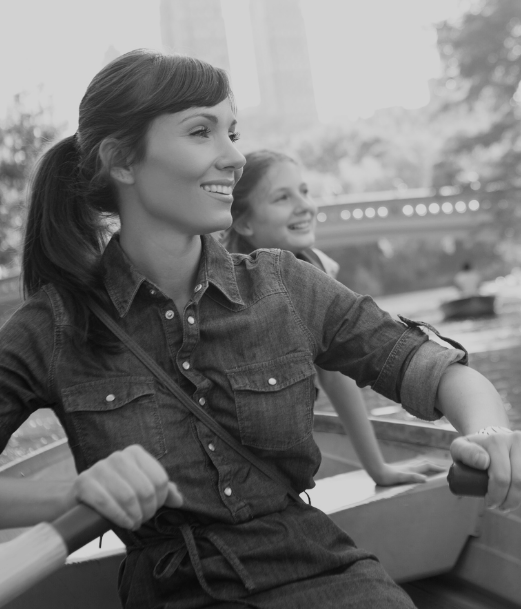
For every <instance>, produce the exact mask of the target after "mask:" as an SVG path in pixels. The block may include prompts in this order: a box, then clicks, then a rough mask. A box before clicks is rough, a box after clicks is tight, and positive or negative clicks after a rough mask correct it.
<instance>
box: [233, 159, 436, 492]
mask: <svg viewBox="0 0 521 609" xmlns="http://www.w3.org/2000/svg"><path fill="white" fill-rule="evenodd" d="M245 158H246V165H245V166H244V170H243V174H242V177H241V181H240V182H239V183H238V184H237V186H236V187H235V189H234V191H233V205H232V217H233V224H232V226H231V227H230V228H229V229H228V230H227V231H226V232H225V234H224V236H223V244H224V245H225V247H226V248H227V249H228V251H230V252H237V253H241V254H249V253H250V252H252V251H253V250H256V249H258V248H261V247H267V248H270V247H276V248H280V249H284V250H288V251H290V252H293V253H294V254H295V256H296V257H297V258H300V259H302V260H306V261H307V262H309V263H311V264H313V265H314V266H316V267H317V268H319V269H321V270H323V271H325V272H326V273H328V274H329V275H330V276H331V277H333V278H334V277H336V275H337V273H338V268H339V267H338V264H337V263H336V262H335V261H334V260H332V259H331V258H329V256H326V254H324V253H323V252H321V251H320V250H317V249H313V248H312V245H313V243H314V241H315V225H316V214H317V208H316V206H315V204H314V202H313V200H312V198H311V197H310V196H309V191H308V186H307V184H306V182H305V180H304V179H303V177H302V174H301V171H300V168H299V166H298V165H297V163H296V162H295V161H294V159H292V158H291V157H290V156H288V155H286V154H283V153H281V152H275V151H272V150H258V151H255V152H250V153H249V154H247V155H246V157H245ZM317 376H318V378H319V381H320V385H321V387H322V389H323V390H324V391H325V392H326V394H327V396H328V397H329V399H330V400H331V403H332V404H333V406H334V408H335V410H336V411H337V413H338V415H339V417H340V420H341V421H342V423H343V425H344V427H345V429H346V432H347V433H348V434H349V436H350V437H351V441H352V442H353V445H354V447H355V449H356V451H357V453H358V455H359V456H360V460H361V462H362V465H363V466H364V467H365V469H366V470H367V471H368V473H369V475H370V476H371V477H372V478H373V480H374V481H375V482H376V483H377V484H380V485H392V484H400V483H411V482H423V481H425V480H426V476H425V475H423V474H422V473H421V472H426V471H432V470H435V471H442V468H439V467H438V466H437V465H434V464H429V463H426V462H419V463H417V464H413V465H410V466H409V467H403V468H398V467H396V466H392V465H388V464H387V463H385V461H384V459H383V457H382V454H381V452H380V449H379V446H378V442H377V440H376V437H375V434H374V431H373V428H372V426H371V424H370V422H369V420H368V418H367V415H366V410H365V405H364V400H363V397H362V394H361V391H360V390H359V389H358V387H357V386H356V383H355V382H354V381H353V380H352V379H350V378H348V377H346V376H344V375H343V374H341V373H339V372H335V371H328V370H322V369H321V368H318V367H317Z"/></svg>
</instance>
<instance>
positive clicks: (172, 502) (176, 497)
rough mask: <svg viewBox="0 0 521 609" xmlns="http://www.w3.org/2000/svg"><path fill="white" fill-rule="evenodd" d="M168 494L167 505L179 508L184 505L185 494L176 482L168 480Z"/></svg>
mask: <svg viewBox="0 0 521 609" xmlns="http://www.w3.org/2000/svg"><path fill="white" fill-rule="evenodd" d="M167 489H168V490H167V495H166V500H165V505H166V506H167V507H172V508H177V507H181V506H182V505H183V495H182V494H181V493H180V492H179V489H178V488H177V486H176V484H175V483H174V482H168V485H167Z"/></svg>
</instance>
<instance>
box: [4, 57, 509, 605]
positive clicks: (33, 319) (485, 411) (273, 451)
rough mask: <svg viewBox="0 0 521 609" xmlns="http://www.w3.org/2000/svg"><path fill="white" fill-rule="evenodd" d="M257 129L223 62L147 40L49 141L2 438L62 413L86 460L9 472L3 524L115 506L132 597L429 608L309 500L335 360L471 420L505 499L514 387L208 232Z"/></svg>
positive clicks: (8, 355)
mask: <svg viewBox="0 0 521 609" xmlns="http://www.w3.org/2000/svg"><path fill="white" fill-rule="evenodd" d="M237 137H238V134H237V132H236V118H235V111H234V105H233V100H232V96H231V92H230V89H229V86H228V81H227V79H226V75H225V74H224V72H222V71H221V70H218V69H215V68H213V67H212V66H210V65H208V64H206V63H203V62H200V61H197V60H195V59H191V58H189V57H180V56H166V55H161V54H158V53H153V52H148V51H134V52H131V53H128V54H126V55H123V56H122V57H119V58H118V59H116V60H115V61H114V62H112V63H111V64H109V65H108V66H106V67H105V68H103V70H101V72H100V73H99V74H98V75H97V76H96V77H95V78H94V80H93V81H92V82H91V84H90V85H89V87H88V89H87V92H86V94H85V96H84V98H83V100H82V102H81V105H80V116H79V127H78V131H77V133H76V134H75V135H74V136H71V137H67V138H65V139H63V140H62V141H60V142H58V143H57V144H56V145H55V146H53V147H52V148H51V149H50V150H49V151H48V152H47V154H46V155H45V156H44V158H43V160H42V162H41V164H40V166H39V169H38V172H37V174H36V178H35V181H34V184H33V193H32V198H31V202H30V209H29V215H28V220H27V232H26V239H25V246H24V259H23V272H24V283H25V288H26V291H27V293H28V294H29V298H28V299H27V301H26V303H25V304H24V306H22V307H21V308H20V309H19V310H18V311H17V312H16V313H15V314H14V315H13V316H12V317H11V319H10V320H9V321H8V322H7V324H6V325H5V326H4V327H3V328H2V329H1V331H0V443H1V446H2V447H4V446H5V444H6V443H7V441H8V439H9V437H10V435H11V434H12V433H13V432H14V431H15V430H16V429H17V427H18V426H19V425H20V424H21V423H22V422H23V421H24V420H25V419H26V418H27V417H28V416H29V415H30V414H31V413H32V412H34V411H35V410H36V409H38V408H40V407H43V406H47V407H52V408H53V409H54V411H55V412H56V414H57V415H58V417H59V419H60V420H61V422H62V424H63V426H64V428H65V430H66V432H67V435H68V438H69V443H70V447H71V450H72V452H73V454H74V458H75V461H76V465H77V469H78V472H79V475H78V476H77V478H76V479H75V480H74V481H73V482H71V483H56V484H51V483H45V485H41V484H40V483H39V482H38V481H30V480H17V479H16V480H15V479H12V480H9V479H5V478H4V479H2V480H1V484H0V526H3V527H14V526H26V525H31V524H33V523H35V522H38V521H40V520H49V519H52V518H55V517H56V516H58V515H59V514H61V513H63V512H64V511H65V510H67V509H68V508H70V507H72V506H74V505H75V504H76V503H77V502H84V503H86V504H89V505H91V506H93V507H94V508H96V509H97V510H98V511H99V512H100V513H101V514H102V515H104V516H105V517H107V518H109V519H110V520H111V521H112V522H113V523H114V527H115V530H116V531H117V532H118V534H119V535H120V537H121V539H122V540H123V541H124V542H125V543H126V545H127V549H128V551H127V557H126V559H125V562H124V566H123V568H122V570H121V574H120V581H119V589H120V595H121V599H122V604H123V606H124V607H126V608H131V609H133V608H140V609H143V608H144V607H147V608H152V607H154V608H159V607H163V608H166V607H168V608H173V607H181V608H197V607H208V606H222V607H230V606H234V605H239V606H247V607H270V608H272V607H280V608H282V607H284V608H286V609H287V608H292V607H293V608H296V607H321V608H322V607H350V608H353V607H356V608H362V607H363V608H367V609H369V608H371V609H378V608H381V607H386V608H390V607H393V608H400V609H404V608H406V607H412V604H411V602H410V601H409V599H408V598H407V597H406V596H405V595H404V594H403V592H402V591H401V589H400V588H398V587H397V586H396V585H395V584H394V583H393V582H392V581H391V580H390V579H389V578H388V576H387V575H386V574H385V573H384V572H383V570H382V569H381V567H380V565H379V563H378V562H377V561H376V560H375V558H374V557H373V556H371V555H370V554H368V553H367V552H364V551H363V550H361V549H358V548H356V547H355V546H354V545H353V543H352V541H351V539H350V538H349V537H348V536H347V535H346V534H345V533H344V532H342V531H341V530H339V529H338V528H337V527H336V526H335V525H334V524H333V523H332V522H331V521H330V520H329V519H328V518H327V516H325V515H324V514H323V513H322V512H320V511H318V510H316V509H315V508H313V507H312V506H309V505H307V504H304V503H303V502H301V501H299V500H298V495H296V493H300V492H302V491H304V490H305V489H307V488H310V487H311V486H313V474H314V473H315V472H316V470H317V468H318V465H319V462H320V453H319V450H318V448H317V446H316V445H315V443H314V441H313V436H312V428H311V427H312V411H313V401H314V382H313V377H314V375H315V368H314V364H317V365H319V366H320V367H321V368H323V369H326V370H340V371H341V372H343V373H345V374H348V375H350V376H351V377H352V378H354V379H356V380H357V381H358V383H359V384H360V385H371V386H372V387H373V388H374V389H375V390H377V391H380V392H381V393H383V394H384V395H387V396H388V397H390V398H393V399H394V400H397V401H401V402H402V404H403V405H404V407H405V408H408V409H410V410H412V411H414V412H415V413H416V414H419V415H421V416H423V417H425V418H430V419H432V418H436V417H437V416H439V415H440V414H441V413H443V414H445V415H447V417H448V418H449V419H450V420H451V421H452V422H453V423H454V425H455V426H456V427H457V428H458V429H460V430H461V432H462V433H463V434H467V435H466V436H465V437H463V438H460V439H458V440H456V441H455V443H454V445H453V449H452V453H453V456H454V458H458V459H460V460H462V461H464V462H465V463H467V464H469V465H477V466H479V467H481V468H487V467H488V471H489V475H490V485H489V493H488V502H489V505H500V506H502V507H503V508H505V509H510V508H513V507H515V506H517V505H518V504H519V503H520V492H521V484H520V482H519V481H520V479H521V467H520V466H521V463H520V462H521V458H520V453H521V441H520V436H521V434H519V433H518V432H510V431H509V430H508V429H499V430H497V432H496V433H493V434H492V435H480V434H479V433H478V432H479V430H481V429H486V428H489V429H490V428H491V426H499V427H503V428H506V427H507V425H508V421H507V418H506V415H505V412H504V409H503V406H502V404H501V400H500V398H499V396H498V394H497V393H496V391H495V390H494V389H493V387H492V386H491V384H490V383H489V382H488V381H486V380H485V379H484V378H483V377H482V376H480V375H479V374H478V373H476V372H475V371H473V370H471V369H470V368H468V367H467V366H464V365H460V364H458V363H456V362H458V361H461V360H462V358H463V357H464V354H463V352H462V351H459V350H454V349H452V350H445V349H444V348H443V347H440V346H439V345H437V344H436V343H433V342H430V341H429V340H428V337H427V336H426V335H425V334H424V333H423V332H421V330H419V329H418V328H416V327H414V325H412V326H411V327H408V326H406V325H404V324H402V323H399V322H396V321H393V320H392V319H391V317H390V316H389V315H387V314H385V313H384V312H382V311H381V310H380V309H378V307H376V305H375V304H374V303H373V301H372V300H371V299H370V298H367V297H362V296H358V295H356V294H353V293H352V292H351V291H349V290H348V289H347V288H345V287H344V286H342V285H341V284H339V283H337V282H335V281H334V280H332V279H331V278H329V277H328V276H327V275H326V274H325V273H323V272H322V271H320V270H318V269H316V268H314V267H313V266H312V265H310V264H308V263H306V262H302V261H299V260H297V259H296V258H295V257H294V256H293V254H291V253H289V252H285V251H280V250H261V251H259V252H257V253H255V255H253V256H251V257H250V256H243V255H233V256H231V255H230V254H228V253H227V252H226V250H225V249H224V248H223V247H222V246H221V245H219V244H218V243H217V242H216V241H215V240H214V239H213V238H212V237H210V236H207V235H209V234H210V233H213V232H216V231H219V230H223V229H225V228H227V227H228V226H229V225H230V224H231V214H230V208H231V204H232V194H231V193H232V190H233V187H234V185H235V184H236V182H237V181H238V179H239V177H240V175H241V170H242V167H243V165H244V157H243V156H242V154H240V153H239V152H238V151H237V149H236V147H235V145H234V142H235V140H236V139H237ZM115 215H117V216H118V217H119V220H120V223H121V229H120V231H119V233H118V234H116V235H114V236H112V238H111V239H110V240H109V241H108V243H107V226H110V224H111V223H110V222H109V220H110V216H115ZM95 305H99V306H100V307H102V309H104V310H105V311H106V312H107V313H108V314H109V316H110V317H111V318H112V320H114V322H115V324H116V325H117V326H119V328H121V329H123V330H125V331H126V332H127V333H128V335H130V337H131V338H132V339H133V340H134V341H135V342H136V343H138V344H139V345H140V347H141V348H142V349H143V350H144V351H145V352H147V353H148V354H149V355H150V356H151V357H152V358H153V359H154V360H155V361H156V362H157V363H158V364H159V366H160V367H161V368H162V369H163V370H164V371H165V373H166V375H167V381H163V382H159V381H156V377H155V376H154V375H153V374H152V373H151V372H150V371H149V368H148V367H146V366H145V365H144V364H142V363H141V360H140V359H138V358H137V357H136V356H135V355H134V354H133V353H132V352H131V351H130V350H129V348H128V347H127V346H126V345H123V344H122V343H121V342H120V341H119V340H117V339H116V338H115V336H114V335H113V334H112V332H111V331H109V330H108V329H106V326H104V325H103V324H102V323H101V322H100V321H98V318H97V317H96V316H95V315H94V314H93V313H92V312H91V311H92V307H93V306H94V307H95ZM171 380H173V381H175V382H176V383H177V385H178V386H179V388H180V390H181V392H182V399H181V398H180V397H174V396H173V393H171V392H170V391H168V389H167V388H166V387H167V385H168V383H169V382H170V381H171ZM183 394H184V395H183ZM185 399H190V400H192V402H190V404H191V405H192V404H193V405H198V406H199V407H200V408H201V409H202V410H203V413H204V414H205V416H207V415H210V416H211V417H213V420H214V421H216V422H217V423H219V424H220V425H221V427H222V428H224V429H225V431H227V432H228V433H229V434H230V435H231V436H232V437H234V438H235V439H236V441H237V446H238V448H239V449H240V450H242V449H243V448H246V447H248V448H249V449H250V452H249V453H244V454H248V455H249V456H248V458H245V457H244V454H240V450H237V449H234V448H232V447H231V446H230V444H229V443H228V441H226V442H225V441H223V440H221V437H222V435H223V434H222V431H221V430H220V428H219V429H218V428H216V427H215V426H214V425H213V422H209V421H208V420H207V422H206V423H203V422H202V420H201V419H200V418H199V416H197V417H196V416H194V414H192V412H191V411H188V410H187V409H185V407H184V400H185ZM203 418H204V417H203ZM217 429H218V432H217V431H216V430H217ZM239 442H240V444H239ZM251 453H253V454H254V455H255V456H256V457H257V459H259V463H260V464H261V465H262V467H261V465H257V466H254V465H253V464H252V462H251ZM264 466H265V467H267V468H268V470H266V469H264V471H262V468H264ZM267 471H268V472H271V473H269V475H267V473H266V472H267ZM281 480H282V482H280V481H281ZM290 486H291V487H292V489H293V490H291V489H290V488H289V487H290ZM290 495H291V496H293V497H296V498H297V499H292V498H290Z"/></svg>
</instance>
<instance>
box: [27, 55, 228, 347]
mask: <svg viewBox="0 0 521 609" xmlns="http://www.w3.org/2000/svg"><path fill="white" fill-rule="evenodd" d="M226 98H228V99H230V101H231V103H232V105H233V103H234V102H233V97H232V93H231V90H230V85H229V81H228V77H227V75H226V73H225V72H224V71H223V70H220V69H218V68H215V67H213V66H211V65H210V64H208V63H206V62H204V61H200V60H198V59H194V58H193V57H186V56H182V55H165V54H162V53H159V52H155V51H149V50H145V49H138V50H135V51H131V52H130V53H126V54H125V55H122V56H121V57H118V58H117V59H115V60H114V61H112V62H111V63H109V64H108V65H107V66H105V67H104V68H103V69H102V70H101V71H100V72H99V73H98V74H97V75H96V76H95V77H94V79H93V80H92V82H91V83H90V85H89V86H88V88H87V91H86V93H85V95H84V97H83V99H82V101H81V104H80V111H79V123H78V131H77V133H76V134H75V135H73V136H70V137H66V138H65V139H63V140H61V141H60V142H58V143H57V144H55V145H54V146H53V147H52V148H50V149H49V150H48V151H47V152H46V154H45V155H44V156H43V157H42V159H41V160H40V162H39V165H38V167H37V171H36V173H35V177H34V179H33V183H32V189H31V197H30V203H29V210H28V217H27V222H26V231H25V242H24V249H23V261H22V272H23V286H24V293H25V295H26V296H29V295H32V294H34V293H35V292H37V291H38V290H39V289H40V288H41V287H42V286H43V285H45V284H48V283H52V284H53V285H54V286H56V288H57V289H58V290H59V291H60V293H61V294H62V295H63V296H64V298H65V300H66V302H67V303H68V305H69V306H70V308H71V311H72V314H73V319H74V320H75V326H76V328H78V329H79V330H80V331H81V335H82V338H83V339H89V340H90V339H92V340H93V341H94V342H95V343H96V342H97V343H98V344H99V343H100V341H101V342H103V340H102V338H101V337H100V336H97V333H96V332H95V331H94V330H92V329H91V328H90V327H89V309H88V304H89V302H91V301H92V300H97V301H101V303H102V304H105V306H108V305H109V301H108V298H107V296H106V292H105V290H104V288H103V277H102V273H101V268H100V260H101V254H102V252H103V249H104V245H105V243H106V240H107V237H108V231H107V225H108V222H107V220H108V219H110V217H111V216H117V213H118V206H117V199H116V193H115V189H114V187H113V185H112V183H111V180H110V178H109V172H110V167H107V166H105V165H104V163H103V162H102V160H101V158H100V145H101V143H102V142H103V140H105V139H107V138H111V139H112V140H114V141H115V142H116V147H117V153H116V154H117V160H118V161H120V162H124V163H125V165H128V164H129V163H132V162H136V161H139V160H141V159H142V158H143V157H144V155H145V152H146V151H145V135H146V133H147V130H148V128H149V126H150V123H151V122H152V121H153V120H154V119H155V118H156V117H158V116H161V115H164V114H170V113H174V112H180V111H182V110H186V109H188V108H193V107H210V106H215V105H216V104H218V103H220V102H221V101H223V100H224V99H226Z"/></svg>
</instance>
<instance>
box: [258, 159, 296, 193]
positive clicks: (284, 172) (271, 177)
mask: <svg viewBox="0 0 521 609" xmlns="http://www.w3.org/2000/svg"><path fill="white" fill-rule="evenodd" d="M261 181H262V182H265V184H266V186H267V187H268V189H269V190H274V189H276V188H283V187H284V186H292V185H294V184H295V183H300V182H302V172H301V171H300V167H299V166H298V165H297V164H296V163H294V162H293V161H281V162H279V163H276V164H275V165H272V166H271V167H270V168H269V169H268V171H267V172H266V174H265V175H264V179H263V180H261Z"/></svg>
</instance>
